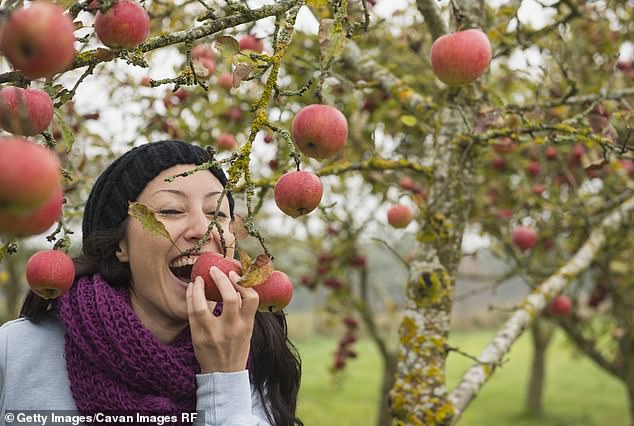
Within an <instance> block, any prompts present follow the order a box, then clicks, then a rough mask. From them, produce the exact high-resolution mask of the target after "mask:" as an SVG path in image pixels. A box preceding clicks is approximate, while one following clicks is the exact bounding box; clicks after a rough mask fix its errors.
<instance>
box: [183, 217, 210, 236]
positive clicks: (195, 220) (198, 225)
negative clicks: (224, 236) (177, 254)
mask: <svg viewBox="0 0 634 426" xmlns="http://www.w3.org/2000/svg"><path fill="white" fill-rule="evenodd" d="M208 227H209V219H208V218H207V216H205V214H204V213H203V212H196V213H190V214H189V218H188V223H187V231H186V233H185V235H186V237H187V239H188V240H200V239H201V238H202V237H204V236H205V233H206V232H207V228H208Z"/></svg>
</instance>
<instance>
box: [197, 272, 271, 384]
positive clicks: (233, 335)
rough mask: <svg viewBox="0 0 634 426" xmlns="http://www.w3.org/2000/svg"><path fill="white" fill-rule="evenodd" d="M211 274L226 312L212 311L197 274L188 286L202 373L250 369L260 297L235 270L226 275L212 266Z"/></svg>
mask: <svg viewBox="0 0 634 426" xmlns="http://www.w3.org/2000/svg"><path fill="white" fill-rule="evenodd" d="M210 274H211V277H212V278H213V280H214V281H215V283H216V286H217V287H218V290H219V291H220V294H221V295H222V304H223V306H222V314H221V315H220V316H217V317H216V316H214V315H213V314H212V310H213V306H210V304H212V305H213V302H210V301H208V300H207V299H206V298H205V284H204V282H203V279H202V278H201V277H196V279H195V280H194V282H193V283H191V284H190V285H189V287H188V288H187V312H188V314H189V326H190V329H191V334H192V342H193V344H194V353H195V354H196V359H197V360H198V363H199V364H200V369H201V372H202V373H214V372H235V371H241V370H244V369H245V368H246V364H247V359H248V357H249V347H250V343H251V334H252V333H253V322H254V319H255V313H256V311H257V309H258V302H259V296H258V293H257V292H256V291H255V290H253V289H252V288H244V287H242V286H240V285H238V284H237V282H238V279H239V278H240V276H239V275H238V274H236V273H235V272H230V273H229V276H228V277H227V275H225V274H224V273H223V272H222V271H221V270H220V269H218V268H216V267H215V266H212V267H211V269H210Z"/></svg>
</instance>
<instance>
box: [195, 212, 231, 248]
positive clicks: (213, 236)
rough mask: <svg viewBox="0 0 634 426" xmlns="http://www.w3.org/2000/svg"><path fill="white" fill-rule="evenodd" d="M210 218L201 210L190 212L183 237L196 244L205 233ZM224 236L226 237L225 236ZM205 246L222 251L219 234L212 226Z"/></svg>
mask: <svg viewBox="0 0 634 426" xmlns="http://www.w3.org/2000/svg"><path fill="white" fill-rule="evenodd" d="M210 223H211V220H210V219H209V217H208V216H207V215H206V214H205V213H204V212H203V211H201V212H199V213H192V214H190V217H189V223H188V224H187V231H186V233H185V237H186V238H187V240H188V241H190V242H192V243H194V244H198V242H199V241H200V240H202V238H203V237H204V236H205V234H206V233H207V229H208V227H209V224H210ZM225 238H226V237H225ZM205 246H207V247H209V248H211V249H212V250H213V251H215V252H217V253H220V252H222V244H221V242H220V234H219V233H218V230H217V229H216V227H215V226H214V227H213V228H212V231H211V233H210V234H209V237H208V238H207V241H205Z"/></svg>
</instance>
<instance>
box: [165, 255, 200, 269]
mask: <svg viewBox="0 0 634 426" xmlns="http://www.w3.org/2000/svg"><path fill="white" fill-rule="evenodd" d="M194 262H196V258H194V257H189V256H187V257H179V258H177V259H175V260H173V261H172V262H171V263H170V268H181V267H183V266H189V265H193V264H194Z"/></svg>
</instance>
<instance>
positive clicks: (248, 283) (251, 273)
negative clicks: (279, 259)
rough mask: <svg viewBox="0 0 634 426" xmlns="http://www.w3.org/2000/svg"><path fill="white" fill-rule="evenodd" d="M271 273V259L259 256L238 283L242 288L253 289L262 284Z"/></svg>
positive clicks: (263, 255)
mask: <svg viewBox="0 0 634 426" xmlns="http://www.w3.org/2000/svg"><path fill="white" fill-rule="evenodd" d="M243 271H244V269H243ZM272 273H273V263H272V262H271V258H270V257H268V256H267V255H265V254H259V255H257V257H256V258H255V260H254V261H253V263H251V265H250V266H249V268H248V269H247V270H246V272H244V273H243V274H242V278H240V281H239V283H240V285H241V286H243V287H253V286H256V285H259V284H262V283H263V282H264V281H266V279H267V278H268V277H269V276H270V275H271V274H272Z"/></svg>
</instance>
